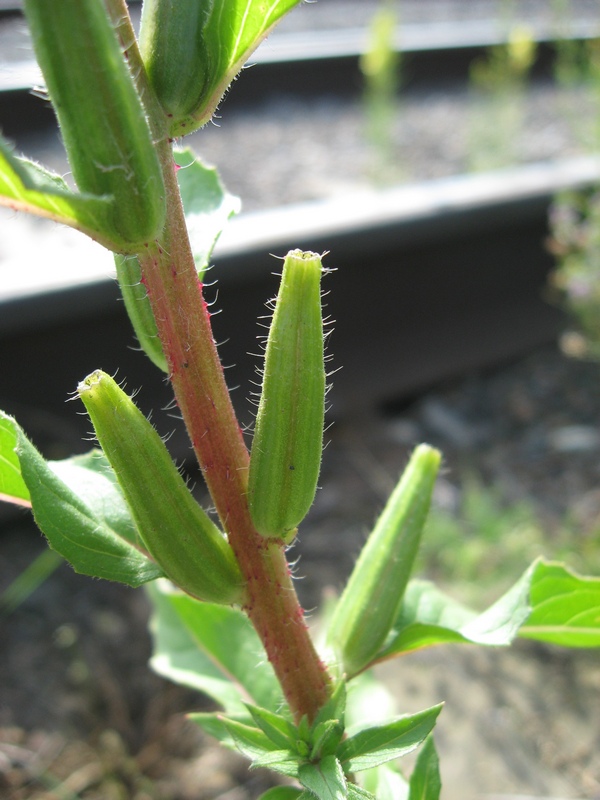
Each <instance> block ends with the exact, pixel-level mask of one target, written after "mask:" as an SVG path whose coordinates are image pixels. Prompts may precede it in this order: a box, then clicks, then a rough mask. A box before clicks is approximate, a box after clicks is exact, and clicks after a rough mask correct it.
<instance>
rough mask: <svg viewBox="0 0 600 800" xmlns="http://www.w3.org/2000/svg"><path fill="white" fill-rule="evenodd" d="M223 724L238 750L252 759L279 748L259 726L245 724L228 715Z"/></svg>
mask: <svg viewBox="0 0 600 800" xmlns="http://www.w3.org/2000/svg"><path fill="white" fill-rule="evenodd" d="M223 725H224V726H225V727H226V728H227V730H228V731H229V733H230V735H231V738H232V739H233V742H234V744H235V746H236V747H237V748H238V750H239V751H240V752H241V753H242V755H244V756H246V758H249V759H250V760H251V761H254V760H255V759H257V758H260V756H262V755H264V754H265V753H271V752H273V751H274V750H276V749H277V748H276V745H274V744H273V742H272V741H271V740H270V739H269V737H268V736H265V734H264V733H263V732H262V731H261V730H260V729H259V728H254V727H253V726H252V725H245V724H244V723H243V722H236V721H235V720H233V719H228V718H227V717H223Z"/></svg>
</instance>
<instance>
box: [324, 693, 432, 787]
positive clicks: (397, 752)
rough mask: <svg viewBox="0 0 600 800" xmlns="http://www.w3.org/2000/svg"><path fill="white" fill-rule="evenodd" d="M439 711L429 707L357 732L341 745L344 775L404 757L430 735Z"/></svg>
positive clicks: (340, 752)
mask: <svg viewBox="0 0 600 800" xmlns="http://www.w3.org/2000/svg"><path fill="white" fill-rule="evenodd" d="M441 710H442V706H441V705H437V706H432V707H431V708H428V709H425V710H424V711H420V712H418V713H417V714H412V715H410V716H402V717H398V718H397V719H395V720H393V721H392V722H388V723H387V724H385V725H378V726H376V727H374V728H367V729H365V730H361V731H359V732H358V733H356V734H354V736H351V737H350V738H348V739H346V740H345V741H344V742H342V744H341V745H340V748H339V750H338V758H339V759H340V761H341V762H342V764H343V765H344V769H345V770H346V771H347V772H360V771H361V770H363V769H369V768H371V767H377V766H379V764H384V763H385V762H386V761H390V760H391V759H393V758H399V757H401V756H404V755H406V754H407V753H410V752H411V751H412V750H414V749H415V748H416V747H418V745H419V744H420V743H421V742H422V741H423V740H424V739H425V737H426V736H427V735H428V734H429V733H430V732H431V731H432V729H433V726H434V725H435V722H436V719H437V717H438V715H439V713H440V711H441Z"/></svg>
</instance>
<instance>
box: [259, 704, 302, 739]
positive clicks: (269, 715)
mask: <svg viewBox="0 0 600 800" xmlns="http://www.w3.org/2000/svg"><path fill="white" fill-rule="evenodd" d="M246 708H247V709H248V711H249V712H250V714H251V716H252V719H253V720H254V722H255V723H256V725H257V726H258V727H259V728H260V729H261V730H262V732H263V733H264V734H265V735H266V736H268V737H269V739H270V740H271V741H272V742H273V743H274V744H275V745H276V746H277V747H279V748H280V749H282V750H284V749H293V748H294V746H295V743H296V739H297V731H296V728H295V727H294V725H293V724H292V723H291V722H290V721H289V719H287V718H286V717H284V716H282V715H281V714H275V713H274V712H273V711H268V710H267V709H266V708H258V706H253V705H251V704H250V703H246Z"/></svg>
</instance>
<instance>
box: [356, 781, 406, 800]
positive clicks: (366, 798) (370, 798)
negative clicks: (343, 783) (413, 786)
mask: <svg viewBox="0 0 600 800" xmlns="http://www.w3.org/2000/svg"><path fill="white" fill-rule="evenodd" d="M348 800H378V798H376V797H375V795H374V794H371V792H368V791H367V790H366V789H363V788H362V787H361V786H357V785H356V784H355V783H349V784H348ZM395 800H399V798H395Z"/></svg>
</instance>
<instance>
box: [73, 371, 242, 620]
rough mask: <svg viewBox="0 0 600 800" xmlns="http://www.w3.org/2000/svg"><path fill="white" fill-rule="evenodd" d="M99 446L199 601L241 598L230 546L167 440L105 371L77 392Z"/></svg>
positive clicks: (146, 527)
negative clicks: (200, 502)
mask: <svg viewBox="0 0 600 800" xmlns="http://www.w3.org/2000/svg"><path fill="white" fill-rule="evenodd" d="M77 392H78V394H79V397H80V398H81V400H82V401H83V403H84V405H85V407H86V410H87V412H88V414H89V415H90V419H91V420H92V423H93V425H94V430H95V432H96V436H97V438H98V441H99V443H100V445H101V447H102V449H103V450H104V453H105V455H106V457H107V458H108V460H109V462H110V464H111V466H112V468H113V470H114V472H115V475H116V476H117V480H118V481H119V485H120V486H121V489H122V491H123V494H124V496H125V499H126V501H127V504H128V506H129V509H130V511H131V514H132V516H133V519H134V521H135V523H136V526H137V528H138V531H139V534H140V536H141V538H142V541H143V542H144V544H145V546H146V548H147V549H148V552H149V553H150V555H151V556H152V557H153V558H154V559H155V561H156V562H157V563H158V564H159V565H160V566H161V567H162V569H163V570H164V572H165V574H166V575H167V577H168V578H170V579H171V580H172V581H173V583H175V584H176V585H177V586H179V587H180V588H181V589H183V590H184V591H185V592H187V593H188V594H190V595H193V596H194V597H196V598H198V599H199V600H207V601H210V602H213V603H222V604H227V605H229V604H232V603H239V602H241V600H242V586H243V579H242V576H241V574H240V571H239V568H238V566H237V562H236V560H235V556H234V554H233V551H232V549H231V547H230V546H229V543H228V542H227V540H226V539H225V537H224V536H223V535H222V534H221V532H220V531H219V529H218V528H217V526H216V525H215V524H214V523H213V522H212V520H211V519H210V518H209V517H208V516H207V514H206V513H205V512H204V511H203V510H202V508H201V507H200V506H199V505H198V503H197V502H196V501H195V500H194V498H193V497H192V495H191V494H190V492H189V490H188V488H187V486H186V485H185V482H184V480H183V478H182V477H181V475H180V474H179V472H178V471H177V468H176V467H175V465H174V464H173V461H172V460H171V456H170V455H169V453H168V451H167V448H166V447H165V444H164V442H163V441H162V439H161V438H160V436H159V435H158V433H157V432H156V430H155V429H154V427H153V426H152V425H151V424H150V423H149V422H148V420H147V419H146V417H145V416H144V415H143V414H142V412H141V411H140V410H139V409H138V408H137V406H136V405H135V404H134V403H133V401H132V400H131V398H129V397H128V396H127V395H126V394H125V392H123V390H122V389H120V388H119V386H117V384H116V383H115V381H114V380H113V379H112V378H111V377H110V376H109V375H107V374H106V373H104V372H101V371H100V370H98V371H96V372H93V373H92V374H91V375H89V376H88V377H87V378H85V380H83V381H82V382H81V383H80V384H79V386H78V387H77Z"/></svg>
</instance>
